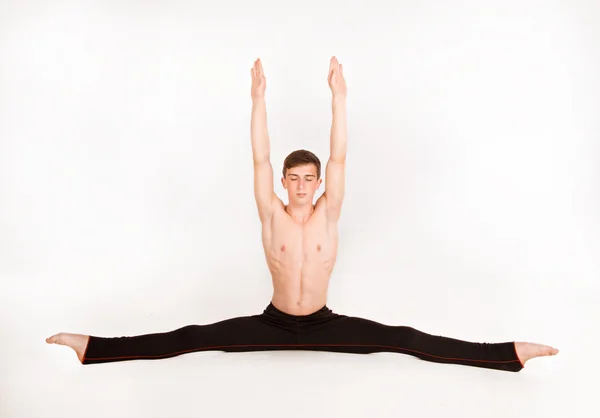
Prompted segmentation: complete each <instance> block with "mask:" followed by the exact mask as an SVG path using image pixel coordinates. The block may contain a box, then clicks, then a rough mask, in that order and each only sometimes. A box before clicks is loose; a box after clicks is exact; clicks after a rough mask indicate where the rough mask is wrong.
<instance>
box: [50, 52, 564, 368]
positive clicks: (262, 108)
mask: <svg viewBox="0 0 600 418" xmlns="http://www.w3.org/2000/svg"><path fill="white" fill-rule="evenodd" d="M251 76H252V88H251V97H252V103H253V105H252V117H251V143H252V154H253V159H254V195H255V199H256V204H257V208H258V215H259V218H260V221H261V223H262V242H263V247H264V252H265V256H266V261H267V264H268V266H269V270H270V272H271V275H272V281H273V297H272V300H271V303H269V305H268V306H267V308H266V309H265V310H264V311H263V313H262V314H257V315H252V316H243V317H237V318H231V319H226V320H223V321H220V322H217V323H213V324H206V325H188V326H185V327H183V328H179V329H176V330H174V331H170V332H164V333H156V334H146V335H138V336H132V337H119V338H107V337H98V336H88V335H81V334H68V333H60V334H56V335H54V336H52V337H50V338H48V339H47V340H46V342H48V343H50V344H52V343H56V344H62V345H67V346H69V347H71V348H72V349H74V350H75V352H76V353H77V357H78V358H79V360H80V362H81V363H82V364H93V363H105V362H113V361H123V360H133V359H161V358H167V357H174V356H177V355H180V354H185V353H190V352H195V351H205V350H220V351H225V352H243V351H257V350H321V351H332V352H345V353H356V354H366V353H375V352H396V353H403V354H410V355H413V356H416V357H419V358H421V359H423V360H427V361H433V362H439V363H453V364H462V365H468V366H476V367H485V368H490V369H496V370H505V371H513V372H516V371H520V370H521V369H522V368H523V367H524V365H525V363H526V362H527V361H528V360H530V359H532V358H534V357H538V356H548V355H555V354H557V353H558V350H556V349H554V348H552V347H549V346H544V345H540V344H531V343H525V342H502V343H491V344H490V343H475V342H468V341H461V340H456V339H452V338H447V337H442V336H435V335H430V334H426V333H424V332H422V331H419V330H416V329H414V328H411V327H408V326H400V325H396V326H392V325H384V324H381V323H378V322H374V321H370V320H368V319H363V318H357V317H350V316H346V315H340V314H337V313H334V312H333V311H332V310H331V309H329V308H328V307H327V305H326V299H327V289H328V284H329V278H330V276H331V273H332V270H333V267H334V265H335V261H336V255H337V248H338V229H337V223H338V219H339V217H340V212H341V208H342V202H343V199H344V182H345V168H346V167H345V160H346V141H347V132H346V81H345V79H344V70H343V67H342V65H341V64H340V63H339V62H338V61H337V59H336V58H335V57H332V59H331V61H330V65H329V75H328V83H329V87H330V89H331V92H332V113H333V122H332V126H331V137H330V157H329V160H328V162H327V166H326V169H325V177H326V179H327V181H326V185H325V192H324V193H323V194H322V195H321V197H320V198H319V199H318V200H317V202H316V204H314V205H313V203H312V202H313V197H314V194H315V191H316V190H317V189H318V188H319V186H320V184H321V182H322V178H321V163H320V161H319V159H318V158H317V157H316V156H315V155H314V154H313V153H311V152H309V151H306V150H298V151H294V152H292V153H291V154H290V155H289V156H288V157H287V158H286V159H285V161H284V164H283V177H282V179H281V181H282V184H283V187H284V189H285V190H287V194H288V199H289V203H288V204H287V205H284V204H283V202H282V201H281V200H280V199H279V198H278V197H277V195H276V194H275V192H274V190H273V167H272V165H271V163H270V142H269V135H268V131H267V116H266V105H265V89H266V79H265V74H264V71H263V67H262V63H261V61H260V59H257V60H256V61H255V63H254V68H252V69H251Z"/></svg>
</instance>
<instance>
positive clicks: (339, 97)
mask: <svg viewBox="0 0 600 418" xmlns="http://www.w3.org/2000/svg"><path fill="white" fill-rule="evenodd" d="M331 101H332V102H333V103H345V102H346V96H345V95H341V94H334V95H333V97H332V99H331Z"/></svg>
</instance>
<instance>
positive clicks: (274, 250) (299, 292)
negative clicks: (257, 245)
mask: <svg viewBox="0 0 600 418" xmlns="http://www.w3.org/2000/svg"><path fill="white" fill-rule="evenodd" d="M275 206H276V207H275V208H274V212H273V216H272V218H271V220H270V222H267V223H265V224H263V228H262V242H263V248H264V251H265V257H266V260H267V265H268V266H269V270H270V271H271V277H272V280H273V299H272V303H273V305H274V306H275V307H276V308H277V309H279V310H281V311H284V312H287V313H289V314H291V315H308V314H311V313H313V312H315V311H317V310H319V309H320V308H322V307H323V305H325V303H326V300H327V288H328V286H329V278H330V277H331V273H332V271H333V267H334V265H335V261H336V258H337V248H338V233H337V232H338V231H337V222H331V221H328V219H327V216H326V210H325V201H324V199H323V198H320V199H318V201H317V203H316V205H315V206H314V211H313V212H312V214H311V215H310V218H309V219H308V221H306V222H305V223H303V224H299V223H297V222H296V221H294V220H293V219H292V217H291V216H290V215H289V214H288V213H287V212H286V210H285V206H284V205H283V202H281V201H279V203H278V204H276V205H275Z"/></svg>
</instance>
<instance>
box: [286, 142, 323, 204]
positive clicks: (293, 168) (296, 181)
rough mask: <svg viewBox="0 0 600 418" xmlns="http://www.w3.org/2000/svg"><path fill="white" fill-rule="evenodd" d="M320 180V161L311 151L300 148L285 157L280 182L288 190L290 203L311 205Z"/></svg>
mask: <svg viewBox="0 0 600 418" xmlns="http://www.w3.org/2000/svg"><path fill="white" fill-rule="evenodd" d="M322 181H323V179H322V178H321V161H319V158H317V156H316V155H315V154H313V153H312V152H310V151H307V150H304V149H300V150H296V151H294V152H292V153H291V154H290V155H288V156H287V157H286V158H285V160H284V162H283V177H282V178H281V184H282V185H283V188H284V189H286V190H287V191H288V199H289V201H290V203H292V202H294V203H296V204H304V203H309V204H311V205H312V201H313V197H314V195H315V191H316V190H317V189H318V188H319V186H320V185H321V182H322Z"/></svg>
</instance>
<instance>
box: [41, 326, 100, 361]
mask: <svg viewBox="0 0 600 418" xmlns="http://www.w3.org/2000/svg"><path fill="white" fill-rule="evenodd" d="M89 339H90V337H89V335H82V334H68V333H66V332H61V333H59V334H56V335H53V336H52V337H50V338H46V342H47V343H48V344H60V345H66V346H68V347H71V348H72V349H73V350H75V353H76V354H77V358H78V359H79V361H80V362H81V363H83V354H84V353H85V349H86V347H87V344H88V341H89Z"/></svg>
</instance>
